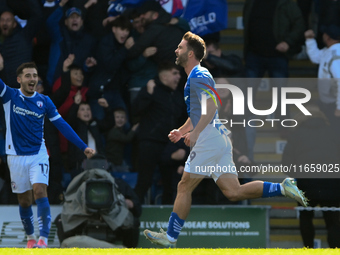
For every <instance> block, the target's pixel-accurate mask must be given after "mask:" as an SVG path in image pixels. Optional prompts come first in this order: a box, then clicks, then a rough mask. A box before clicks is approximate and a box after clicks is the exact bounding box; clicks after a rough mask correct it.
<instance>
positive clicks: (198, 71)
mask: <svg viewBox="0 0 340 255" xmlns="http://www.w3.org/2000/svg"><path fill="white" fill-rule="evenodd" d="M213 90H215V81H214V79H213V77H212V75H211V74H210V72H209V71H208V70H207V69H206V68H204V67H202V66H201V65H197V66H195V67H194V68H193V69H192V70H191V72H190V74H189V76H188V80H187V83H186V85H185V87H184V100H185V103H186V106H187V113H188V116H189V117H190V119H191V123H192V125H193V127H194V128H195V127H196V125H197V123H198V121H199V120H200V118H201V112H202V96H203V95H205V97H206V99H209V98H213V99H214V101H215V102H216V95H215V92H214V91H213ZM214 119H218V112H217V110H216V113H215V115H214V117H213V118H212V121H211V122H210V124H211V123H212V122H213V120H214ZM214 126H215V128H217V129H218V130H219V131H220V133H221V134H228V133H229V131H228V130H227V129H226V128H225V127H224V125H222V124H220V123H217V122H216V123H215V125H214Z"/></svg>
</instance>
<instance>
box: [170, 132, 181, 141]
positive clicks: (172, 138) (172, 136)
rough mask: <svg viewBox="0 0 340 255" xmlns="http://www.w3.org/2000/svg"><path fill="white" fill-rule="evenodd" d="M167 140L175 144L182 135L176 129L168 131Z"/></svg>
mask: <svg viewBox="0 0 340 255" xmlns="http://www.w3.org/2000/svg"><path fill="white" fill-rule="evenodd" d="M168 137H169V140H170V141H171V142H173V143H177V142H178V141H179V140H181V138H182V133H181V131H179V130H178V129H174V130H172V131H170V133H169V134H168Z"/></svg>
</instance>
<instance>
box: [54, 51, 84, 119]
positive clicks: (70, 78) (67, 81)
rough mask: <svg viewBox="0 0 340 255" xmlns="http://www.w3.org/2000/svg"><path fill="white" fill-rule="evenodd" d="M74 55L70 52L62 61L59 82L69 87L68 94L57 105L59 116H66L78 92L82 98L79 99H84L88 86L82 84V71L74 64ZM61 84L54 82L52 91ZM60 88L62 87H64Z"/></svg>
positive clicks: (57, 88)
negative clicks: (58, 105)
mask: <svg viewBox="0 0 340 255" xmlns="http://www.w3.org/2000/svg"><path fill="white" fill-rule="evenodd" d="M74 60H75V56H74V54H70V55H69V56H68V57H67V58H66V59H65V60H64V63H63V69H62V70H63V72H62V76H61V79H60V80H61V84H63V87H64V88H65V87H67V88H69V92H68V96H67V98H66V99H65V101H64V102H63V103H62V104H61V105H60V107H58V111H59V113H60V115H61V116H63V117H66V116H67V114H68V111H69V109H70V107H71V105H72V104H73V98H74V97H75V96H76V95H78V94H80V95H81V97H82V99H81V101H86V93H87V91H88V87H86V86H85V85H84V73H83V70H82V68H81V67H80V66H78V65H76V64H74ZM60 88H61V86H60V85H59V83H55V85H54V86H53V91H54V93H56V92H57V91H58V90H59V89H60ZM64 88H62V89H64ZM57 93H59V92H57Z"/></svg>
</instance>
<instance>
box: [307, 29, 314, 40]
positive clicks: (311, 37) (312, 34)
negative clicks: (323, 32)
mask: <svg viewBox="0 0 340 255" xmlns="http://www.w3.org/2000/svg"><path fill="white" fill-rule="evenodd" d="M314 37H315V33H314V31H313V30H312V29H308V30H307V31H306V32H305V38H306V39H313V38H314Z"/></svg>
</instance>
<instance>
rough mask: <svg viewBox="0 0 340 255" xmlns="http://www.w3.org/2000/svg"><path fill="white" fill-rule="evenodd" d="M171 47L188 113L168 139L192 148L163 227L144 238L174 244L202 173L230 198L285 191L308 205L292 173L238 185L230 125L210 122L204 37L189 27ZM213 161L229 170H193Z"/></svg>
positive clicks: (211, 83)
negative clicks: (272, 180)
mask: <svg viewBox="0 0 340 255" xmlns="http://www.w3.org/2000/svg"><path fill="white" fill-rule="evenodd" d="M175 53H176V56H177V59H176V64H177V65H181V66H182V67H184V70H185V72H186V73H187V75H188V80H187V83H186V85H185V88H184V99H185V102H186V105H187V112H188V116H189V118H188V119H187V121H186V122H185V123H184V125H183V126H181V127H180V128H179V129H176V130H173V131H171V132H170V134H169V139H170V141H172V142H175V143H176V142H178V141H179V140H180V139H181V138H184V142H185V144H186V145H187V146H190V145H192V146H193V148H192V150H191V153H190V155H189V157H188V159H187V162H186V164H185V169H184V173H183V176H182V179H181V181H180V182H179V184H178V187H177V197H176V200H175V203H174V207H173V212H172V213H171V215H170V219H169V225H168V230H167V232H165V231H164V230H162V229H161V232H160V233H157V232H152V231H150V230H148V229H146V230H144V235H145V236H146V238H147V239H149V240H150V241H151V242H152V243H155V244H158V245H161V246H163V247H175V246H176V242H177V238H178V235H179V233H180V231H181V229H182V227H183V225H184V222H185V219H186V218H187V216H188V214H189V211H190V207H191V194H192V192H193V190H194V189H195V188H196V187H197V185H198V184H199V183H200V182H201V181H202V179H203V178H205V176H211V177H212V178H213V179H214V181H215V182H216V184H217V186H218V187H219V188H220V189H221V191H222V192H223V194H224V195H225V196H226V197H227V198H228V199H229V200H230V201H239V200H245V199H254V198H260V197H272V196H287V197H290V198H292V199H295V200H296V201H298V202H299V203H300V204H302V205H303V206H307V199H306V198H305V197H304V195H303V192H302V191H300V190H299V189H298V188H297V187H296V184H295V182H294V179H291V178H286V179H285V180H284V181H283V182H282V183H270V182H263V181H253V182H249V183H246V184H244V185H240V183H239V180H238V176H237V172H236V171H235V167H234V166H235V165H234V162H233V160H232V145H231V141H230V139H229V138H228V136H227V135H228V133H229V131H228V130H227V129H226V128H225V127H224V126H223V125H221V124H220V125H213V124H212V123H213V119H218V114H217V106H216V105H215V103H214V99H213V98H211V95H213V94H214V92H213V90H214V87H215V82H214V80H213V77H212V76H211V74H210V73H209V71H208V70H207V69H205V68H203V67H201V65H200V62H201V60H202V59H203V57H204V55H205V43H204V41H203V39H202V38H200V37H199V36H198V35H195V34H193V33H191V32H187V33H186V34H185V35H184V36H183V39H182V41H181V42H180V44H179V45H178V48H177V49H176V51H175ZM203 96H204V97H205V98H207V100H206V109H207V110H206V114H205V115H203V114H202V115H201V107H202V104H203V102H204V100H202V97H203ZM216 165H219V166H229V167H228V168H227V169H229V170H230V171H229V172H226V171H220V172H217V171H216V172H206V171H197V169H202V167H204V166H206V167H207V166H216Z"/></svg>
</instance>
